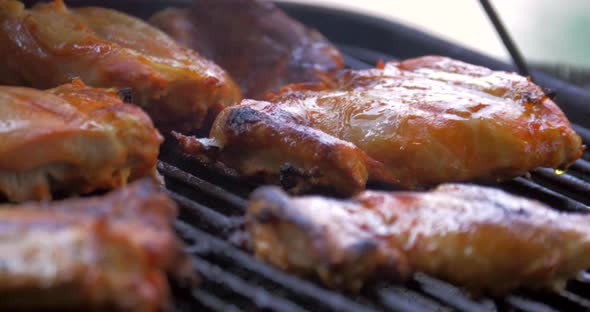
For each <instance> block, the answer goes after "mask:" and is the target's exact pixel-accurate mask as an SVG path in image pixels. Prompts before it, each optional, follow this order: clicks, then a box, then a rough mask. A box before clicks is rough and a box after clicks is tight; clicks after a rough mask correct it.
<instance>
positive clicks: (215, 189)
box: [158, 161, 248, 212]
mask: <svg viewBox="0 0 590 312" xmlns="http://www.w3.org/2000/svg"><path fill="white" fill-rule="evenodd" d="M158 171H159V172H160V173H161V174H162V175H163V176H165V177H167V178H173V179H177V180H180V181H182V182H184V183H186V184H188V185H190V186H192V187H194V188H195V189H198V190H199V191H201V192H203V193H205V194H208V195H211V196H214V197H216V198H218V199H221V200H223V201H224V202H227V203H230V204H232V205H234V206H235V207H238V208H240V212H244V209H245V207H246V205H247V204H248V202H247V201H246V200H245V199H244V198H242V197H239V196H237V195H235V194H233V193H231V192H228V191H227V190H225V189H223V188H221V187H219V186H217V185H215V184H212V183H209V182H207V181H205V180H203V179H201V178H198V177H195V176H194V175H192V174H190V173H188V172H186V171H183V170H181V169H179V168H178V167H175V166H173V165H171V164H168V163H165V162H163V161H159V162H158Z"/></svg>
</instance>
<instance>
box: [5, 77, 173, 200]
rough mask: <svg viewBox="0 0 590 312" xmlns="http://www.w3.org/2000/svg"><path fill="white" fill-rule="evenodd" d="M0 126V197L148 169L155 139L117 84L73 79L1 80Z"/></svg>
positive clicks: (29, 195)
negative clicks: (48, 82)
mask: <svg viewBox="0 0 590 312" xmlns="http://www.w3.org/2000/svg"><path fill="white" fill-rule="evenodd" d="M0 129H1V131H0V198H7V199H9V200H11V201H15V202H20V201H25V200H33V199H48V198H51V195H52V193H55V192H60V193H89V192H92V191H95V190H101V189H110V188H115V187H118V186H121V185H123V184H125V183H126V182H127V181H128V180H135V179H138V178H141V177H145V176H154V175H155V174H156V172H155V167H156V163H157V157H158V151H159V147H160V143H161V142H162V137H161V135H160V134H159V132H158V131H157V130H156V129H155V128H154V127H153V125H152V122H151V120H150V119H149V117H148V116H147V115H146V114H145V113H144V112H143V111H142V110H141V109H140V108H138V107H137V106H134V105H128V104H125V103H123V102H122V101H121V99H120V98H119V97H118V95H117V90H115V89H96V88H90V87H87V86H86V85H84V84H83V83H82V82H81V81H79V80H76V81H74V82H73V83H71V84H65V85H62V86H60V87H57V88H54V89H50V90H47V91H39V90H34V89H29V88H20V87H1V86H0ZM154 177H155V176H154Z"/></svg>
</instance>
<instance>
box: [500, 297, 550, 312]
mask: <svg viewBox="0 0 590 312" xmlns="http://www.w3.org/2000/svg"><path fill="white" fill-rule="evenodd" d="M506 302H507V303H508V304H509V305H511V306H513V307H515V308H517V309H518V310H521V311H526V312H558V311H557V310H555V309H553V308H552V307H550V306H548V305H546V304H544V303H540V302H536V301H532V300H530V299H527V298H524V297H521V296H509V297H507V298H506Z"/></svg>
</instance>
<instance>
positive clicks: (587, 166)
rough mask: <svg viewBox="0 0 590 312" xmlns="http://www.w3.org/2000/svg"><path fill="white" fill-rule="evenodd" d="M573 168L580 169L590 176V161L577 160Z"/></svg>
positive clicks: (579, 170)
mask: <svg viewBox="0 0 590 312" xmlns="http://www.w3.org/2000/svg"><path fill="white" fill-rule="evenodd" d="M571 169H572V170H575V171H578V172H580V173H582V174H584V175H587V176H588V177H590V162H588V161H586V160H583V159H580V160H578V161H576V162H575V163H574V164H573V165H572V166H571Z"/></svg>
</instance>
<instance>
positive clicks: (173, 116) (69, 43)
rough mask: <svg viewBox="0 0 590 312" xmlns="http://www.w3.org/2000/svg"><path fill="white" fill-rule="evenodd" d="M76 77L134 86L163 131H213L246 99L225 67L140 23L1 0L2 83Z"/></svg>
mask: <svg viewBox="0 0 590 312" xmlns="http://www.w3.org/2000/svg"><path fill="white" fill-rule="evenodd" d="M74 77H80V78H82V79H83V80H84V81H85V82H86V83H87V84H89V85H91V86H94V87H108V88H110V87H130V88H132V89H133V94H134V99H135V102H136V104H138V105H140V106H141V107H142V108H144V109H145V110H146V111H147V112H148V113H149V114H150V116H151V117H152V119H153V120H154V123H155V124H156V125H157V126H158V127H159V128H161V129H163V130H169V129H175V130H179V131H190V130H197V129H200V128H205V129H208V127H209V126H210V123H211V121H212V120H213V118H214V116H215V115H216V114H217V113H218V112H219V111H220V110H221V109H222V108H223V107H225V106H227V105H232V104H234V103H236V102H238V101H239V100H240V98H241V95H240V90H239V87H238V86H237V85H236V84H235V83H234V82H233V81H232V80H231V78H229V77H228V76H227V74H226V73H225V72H224V71H223V70H222V69H221V68H219V67H218V66H217V65H215V64H214V63H212V62H210V61H208V60H206V59H204V58H203V57H201V56H200V55H199V54H198V53H196V52H194V51H192V50H190V49H187V48H183V47H180V46H179V45H178V44H176V43H175V42H174V40H173V39H172V38H170V37H168V36H167V35H166V34H164V33H163V32H161V31H159V30H157V29H156V28H154V27H152V26H150V25H148V24H147V23H145V22H143V21H141V20H139V19H137V18H134V17H131V16H128V15H125V14H123V13H120V12H117V11H114V10H110V9H105V8H98V7H86V8H68V7H66V6H65V4H64V3H63V2H62V1H60V0H57V1H55V2H52V3H47V4H38V5H36V6H34V7H33V8H32V9H25V8H24V6H23V4H22V3H20V2H18V1H12V0H5V1H0V83H2V84H10V85H19V86H31V87H35V88H41V89H44V88H52V87H55V86H57V85H59V84H62V83H67V82H70V80H71V79H72V78H74Z"/></svg>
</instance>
